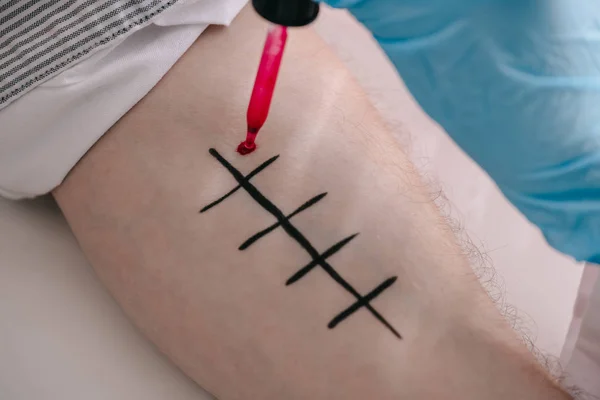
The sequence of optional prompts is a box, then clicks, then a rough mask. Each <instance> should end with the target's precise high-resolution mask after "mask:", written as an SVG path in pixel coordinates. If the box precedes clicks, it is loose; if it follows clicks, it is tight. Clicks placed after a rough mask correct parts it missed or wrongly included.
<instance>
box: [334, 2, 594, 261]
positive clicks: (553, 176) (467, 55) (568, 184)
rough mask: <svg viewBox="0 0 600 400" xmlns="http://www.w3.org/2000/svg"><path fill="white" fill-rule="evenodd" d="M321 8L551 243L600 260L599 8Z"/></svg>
mask: <svg viewBox="0 0 600 400" xmlns="http://www.w3.org/2000/svg"><path fill="white" fill-rule="evenodd" d="M327 2H328V3H329V4H330V5H332V6H335V7H346V8H349V9H350V11H351V12H352V13H353V14H354V15H355V16H356V18H357V19H358V20H360V21H361V22H363V23H364V24H365V25H366V27H367V28H368V29H370V30H371V31H372V32H373V34H374V36H375V38H376V39H377V40H378V41H379V43H380V44H381V46H382V48H383V49H384V50H385V51H386V53H387V54H388V56H389V57H390V59H391V60H392V62H393V63H394V64H395V65H396V67H397V69H398V71H399V72H400V75H401V76H402V78H403V79H404V81H405V83H406V85H407V86H408V88H409V89H410V91H411V92H412V94H413V96H414V97H415V98H416V100H417V101H418V102H419V103H420V105H421V106H422V107H423V109H424V110H425V111H426V112H427V113H428V114H429V115H430V116H431V117H432V118H433V119H434V120H436V121H437V122H438V123H439V124H440V125H442V126H443V127H444V128H445V129H446V131H447V132H448V133H449V134H450V135H451V136H452V138H453V139H454V140H455V141H456V142H457V143H458V144H459V145H460V146H461V147H462V148H463V149H464V150H465V151H466V152H467V153H468V154H469V155H470V156H471V157H472V158H473V159H474V160H475V161H476V162H478V163H479V164H480V165H481V166H482V167H483V168H484V169H485V170H486V171H487V172H488V173H489V174H490V175H491V177H492V178H493V179H494V180H495V181H496V183H497V184H498V186H499V187H500V189H501V190H502V191H503V192H504V194H505V195H506V196H507V197H508V198H509V199H510V201H512V202H513V204H515V205H516V206H517V207H518V208H519V209H520V210H521V211H522V212H523V213H524V214H525V215H526V216H527V217H528V218H529V220H531V221H532V222H533V223H535V224H536V225H538V226H539V227H540V228H541V229H542V231H543V232H544V234H545V236H546V239H547V240H548V242H549V243H550V244H551V245H552V246H554V247H555V248H556V249H558V250H560V251H562V252H564V253H567V254H570V255H572V256H573V257H575V258H576V259H577V260H586V261H591V262H595V263H600V1H598V0H327Z"/></svg>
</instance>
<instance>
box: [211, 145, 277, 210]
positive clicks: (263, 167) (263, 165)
mask: <svg viewBox="0 0 600 400" xmlns="http://www.w3.org/2000/svg"><path fill="white" fill-rule="evenodd" d="M278 158H279V156H275V157H271V158H269V159H268V160H267V161H265V162H264V163H262V164H261V165H259V166H258V167H257V168H256V169H255V170H254V171H252V172H250V173H249V174H248V175H246V176H245V177H244V178H243V179H244V180H246V181H250V179H252V178H254V177H255V176H256V175H258V174H259V173H260V172H262V170H264V169H265V168H267V167H268V166H269V165H271V164H273V163H274V162H275V160H277V159H278ZM241 188H242V186H241V185H238V186H236V187H234V188H233V189H231V190H230V191H229V193H227V194H226V195H224V196H223V197H221V198H219V199H217V200H215V201H213V202H212V203H210V204H209V205H207V206H206V207H204V208H203V209H202V210H200V213H204V212H206V211H208V210H210V209H211V208H213V207H214V206H216V205H217V204H219V203H221V202H222V201H223V200H225V199H226V198H228V197H229V196H231V195H232V194H234V193H235V192H237V191H238V190H240V189H241Z"/></svg>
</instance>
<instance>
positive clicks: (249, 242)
mask: <svg viewBox="0 0 600 400" xmlns="http://www.w3.org/2000/svg"><path fill="white" fill-rule="evenodd" d="M325 196H327V193H321V194H320V195H318V196H315V197H313V198H312V199H310V200H309V201H307V202H306V203H304V204H302V205H301V206H300V207H299V208H298V209H297V210H296V211H294V212H293V213H291V214H290V215H288V216H287V217H286V219H287V220H288V221H289V220H290V219H292V218H294V217H295V216H296V215H298V214H300V213H301V212H302V211H304V210H307V209H309V208H310V207H312V206H314V205H315V204H317V203H318V202H319V201H321V200H322V199H323V198H324V197H325ZM280 226H281V224H280V223H279V222H275V223H274V224H273V225H271V226H269V227H268V228H266V229H263V230H262V231H260V232H258V233H257V234H256V235H252V236H251V237H250V239H248V240H246V241H245V242H244V243H242V245H241V246H240V247H239V248H238V250H246V249H247V248H248V247H250V246H251V245H252V244H254V243H255V242H256V241H257V240H259V239H260V238H262V237H263V236H265V235H267V234H269V233H271V232H273V231H274V230H275V229H277V228H279V227H280Z"/></svg>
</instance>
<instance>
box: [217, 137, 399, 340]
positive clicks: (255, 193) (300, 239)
mask: <svg viewBox="0 0 600 400" xmlns="http://www.w3.org/2000/svg"><path fill="white" fill-rule="evenodd" d="M209 153H210V154H211V155H212V156H213V157H215V159H217V161H219V163H221V165H222V166H223V167H225V168H226V169H227V170H228V171H229V173H230V174H231V175H232V176H233V178H234V179H235V180H236V181H237V182H238V184H239V185H240V186H241V187H242V188H243V189H244V190H245V191H246V192H247V193H248V194H249V195H250V197H252V198H253V199H254V201H256V202H257V203H258V204H259V205H260V206H261V207H262V208H264V209H265V211H267V212H269V213H270V214H271V215H273V216H274V217H275V218H276V219H277V221H278V222H279V223H280V224H281V227H282V228H283V229H284V230H285V231H286V233H287V234H288V235H289V236H291V237H292V238H293V239H294V240H295V241H296V242H297V243H298V244H299V245H300V246H302V248H304V250H306V252H307V253H308V254H309V255H310V256H311V257H312V258H313V260H314V259H317V258H319V256H320V254H319V252H318V251H317V250H316V249H315V248H314V247H313V246H312V244H311V243H310V242H309V241H308V239H306V237H304V235H302V233H300V231H299V230H298V229H297V228H296V227H295V226H294V225H292V224H291V223H290V222H289V221H288V220H287V219H286V218H285V215H284V214H283V213H282V212H281V210H279V208H277V206H275V204H273V203H272V202H271V201H270V200H269V199H267V198H266V197H265V196H264V195H263V194H262V193H261V192H260V191H259V190H258V189H257V188H256V187H255V186H254V185H253V184H252V183H251V182H250V181H248V180H246V179H245V177H244V175H242V173H241V172H240V171H238V170H237V169H235V167H233V165H231V164H230V163H229V161H227V160H226V159H225V158H223V156H221V154H219V152H218V151H217V150H215V149H210V150H209ZM319 265H320V266H321V268H323V270H324V271H325V272H327V274H328V275H329V276H330V277H331V278H332V279H333V280H334V281H336V282H337V283H338V284H339V285H340V286H342V287H343V288H344V289H345V290H346V291H347V292H349V293H350V294H352V295H353V296H354V297H355V298H356V300H357V301H360V300H363V297H362V295H361V294H360V293H358V292H357V291H356V289H354V288H353V287H352V286H351V285H350V284H349V283H348V282H346V280H345V279H344V278H342V277H341V276H340V274H338V273H337V271H336V270H335V269H333V267H332V266H331V265H329V264H328V263H327V261H325V260H323V261H321V262H320V263H319ZM364 307H365V308H366V309H367V310H369V311H370V312H371V314H372V315H373V316H374V317H375V318H377V320H379V322H381V323H382V324H384V325H385V326H386V327H387V328H388V329H389V330H390V331H391V332H392V333H393V334H394V335H395V336H396V337H398V338H399V339H402V336H401V335H400V333H398V331H396V329H394V327H393V326H392V325H391V324H390V323H389V322H388V321H387V320H386V319H385V318H384V317H383V316H382V315H381V314H379V312H378V311H377V310H375V309H374V308H373V307H372V306H371V305H370V304H369V303H366V304H365V305H364Z"/></svg>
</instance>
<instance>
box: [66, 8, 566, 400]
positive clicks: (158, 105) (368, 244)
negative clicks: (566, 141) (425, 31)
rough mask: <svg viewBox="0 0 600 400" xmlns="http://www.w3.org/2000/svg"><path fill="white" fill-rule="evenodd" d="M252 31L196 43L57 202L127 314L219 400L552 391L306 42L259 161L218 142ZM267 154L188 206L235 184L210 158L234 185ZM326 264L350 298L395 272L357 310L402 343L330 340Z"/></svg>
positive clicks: (314, 45)
mask: <svg viewBox="0 0 600 400" xmlns="http://www.w3.org/2000/svg"><path fill="white" fill-rule="evenodd" d="M256 26H257V22H256V21H255V20H254V19H253V18H251V17H249V16H248V15H244V16H243V17H242V18H241V19H240V20H238V21H236V22H235V24H234V26H233V27H232V28H231V29H229V30H227V31H222V30H214V31H213V32H212V33H210V34H209V35H208V36H206V37H203V38H202V39H201V40H200V41H198V43H197V44H196V45H195V46H194V47H193V48H192V50H191V51H190V52H189V53H188V54H187V55H186V56H185V57H184V59H183V60H182V61H181V62H180V63H179V64H178V65H176V66H175V68H174V69H173V70H172V71H171V72H170V73H169V75H168V76H167V77H166V78H165V79H164V81H163V82H161V83H160V84H159V85H158V86H157V88H156V89H155V90H154V91H153V92H152V93H151V94H150V95H148V96H147V97H146V98H145V99H144V100H143V101H142V102H141V103H140V104H139V105H138V106H137V107H136V108H135V109H133V110H132V111H131V112H130V113H129V114H128V115H127V116H126V117H124V118H123V119H122V120H121V121H120V122H119V123H118V124H117V125H116V126H115V127H114V128H113V130H112V131H111V132H110V133H109V134H108V135H107V136H106V137H105V138H103V139H102V140H101V141H100V142H99V143H98V145H97V146H96V147H95V148H94V149H93V150H91V151H90V153H89V154H88V156H86V158H85V159H84V160H82V162H81V163H80V164H79V165H78V167H77V168H76V169H75V170H74V171H73V173H72V174H71V175H70V177H69V178H68V179H67V181H66V182H65V183H64V184H63V186H62V187H60V188H59V189H58V190H57V191H56V192H55V196H56V197H57V199H58V201H59V204H60V205H61V207H62V208H63V210H64V212H65V215H66V216H67V218H68V220H69V222H70V224H71V226H72V227H73V230H74V231H75V233H76V235H77V236H78V238H79V240H80V242H81V244H82V246H83V247H84V250H85V251H86V253H87V254H88V257H89V258H90V260H91V261H92V263H93V264H94V266H95V268H96V270H97V271H98V274H99V276H100V277H101V278H102V279H103V281H104V282H105V283H106V284H107V286H108V287H109V289H110V290H111V292H112V293H113V295H114V296H115V298H116V299H117V300H118V301H119V302H120V304H121V305H122V306H123V308H124V309H125V311H126V312H127V313H128V314H129V315H130V316H131V317H132V319H133V320H134V321H135V322H136V324H137V325H138V326H139V327H140V329H141V330H142V331H143V332H144V333H145V334H146V335H148V337H149V338H151V339H152V340H153V341H154V342H155V343H156V344H157V345H158V346H159V348H160V349H161V350H162V351H164V352H165V353H166V354H167V355H169V357H171V358H172V359H173V360H174V361H175V362H176V363H177V364H178V365H179V366H180V367H181V368H182V369H183V370H184V371H185V372H186V373H188V374H189V375H190V376H192V377H193V378H194V379H195V380H196V381H197V382H199V383H200V384H201V385H203V386H204V387H205V388H206V389H208V390H210V391H212V392H213V393H215V394H216V395H217V396H218V397H220V398H222V399H225V400H229V399H238V398H239V399H241V398H246V399H247V398H251V399H255V398H256V399H258V398H260V399H282V398H285V399H295V398H298V399H306V398H311V399H336V398H344V399H364V398H377V399H397V398H405V397H406V398H409V397H411V398H424V399H425V398H427V399H431V398H444V399H448V398H461V399H464V398H473V399H475V398H478V399H480V398H487V399H494V398H507V397H508V398H517V397H519V396H520V397H522V398H530V399H535V398H536V396H538V398H544V399H547V398H552V397H551V396H550V392H551V391H553V390H554V389H553V386H552V384H551V383H550V382H549V380H548V379H547V378H546V376H545V375H544V373H543V372H542V371H541V369H539V367H537V365H536V364H535V362H534V360H533V359H532V357H531V356H530V355H529V354H528V353H527V351H526V350H525V348H524V347H523V346H522V345H521V344H520V343H519V341H518V339H517V337H516V335H514V333H513V332H512V331H510V329H509V328H508V327H507V325H506V324H505V323H504V321H503V319H502V317H501V316H500V315H499V314H498V313H497V311H496V310H495V308H494V306H493V305H492V304H491V302H490V300H489V299H488V298H487V296H486V295H485V293H484V292H483V290H482V289H481V288H480V286H479V284H478V282H477V280H476V278H475V277H474V275H473V274H472V272H471V270H470V268H469V266H468V264H467V262H466V260H465V258H464V256H463V254H462V251H461V249H460V248H459V246H457V244H456V242H455V241H454V238H453V235H452V233H451V232H450V229H449V228H448V226H447V224H446V222H445V220H444V219H443V218H442V217H441V216H440V214H439V212H438V211H437V209H436V207H435V206H434V205H433V203H432V202H431V199H430V197H429V194H428V192H427V188H426V187H424V186H423V184H422V183H421V181H420V180H419V178H418V176H417V174H415V172H414V171H413V167H412V165H411V164H410V162H409V161H408V160H407V158H406V157H405V155H404V154H403V152H402V151H401V149H400V148H399V147H398V145H397V144H396V143H395V142H394V140H393V138H392V137H391V135H390V134H389V132H388V131H387V129H386V128H385V127H384V126H383V124H381V122H380V120H379V119H378V117H377V116H376V114H375V113H374V112H373V110H372V108H371V107H370V105H369V104H368V103H367V102H366V101H365V98H364V95H363V93H362V92H361V91H360V90H359V89H358V88H357V86H356V85H355V83H354V82H353V80H352V79H351V78H350V77H349V76H348V73H347V72H346V71H345V70H344V69H343V67H341V65H340V64H339V62H338V61H337V60H335V58H334V57H333V56H332V55H331V53H330V52H329V50H328V49H327V48H326V47H325V46H324V45H323V44H322V43H321V42H320V41H319V40H318V39H317V38H316V37H315V36H314V34H312V33H311V32H310V31H303V32H294V35H292V38H291V43H290V46H289V49H288V50H289V51H288V54H287V57H286V63H285V64H284V67H283V71H282V76H281V84H280V86H279V88H278V92H277V95H276V96H277V97H276V99H275V106H274V108H273V111H272V114H271V118H270V120H269V123H268V124H267V126H266V127H265V130H264V132H263V133H262V134H261V135H262V138H261V141H260V148H259V150H258V151H257V152H255V153H254V154H253V155H251V156H248V157H241V156H239V155H237V154H236V153H235V152H234V151H233V149H234V148H235V146H236V144H237V143H238V142H239V140H240V134H241V133H243V132H242V131H241V129H243V127H244V118H243V116H244V106H245V101H246V100H247V95H248V93H249V87H248V85H249V84H250V83H251V82H252V69H251V68H247V66H239V67H236V66H235V65H237V63H240V62H242V60H246V59H247V58H250V57H251V56H252V55H256V54H257V53H258V47H259V46H260V42H261V41H262V33H263V31H262V29H260V28H257V27H256ZM242 37H243V39H244V40H243V42H244V43H243V44H240V41H241V40H240V38H242ZM253 42H257V43H256V45H252V46H251V45H249V43H253ZM225 48H227V49H230V51H229V52H224V51H223V50H222V49H225ZM207 54H210V55H212V56H213V57H214V56H216V55H218V56H219V57H221V65H215V64H214V61H209V60H207V59H206V55H207ZM294 62H295V64H294V65H292V63H294ZM207 93H213V94H212V95H208V94H207ZM215 116H218V118H217V117H215ZM210 148H214V149H215V150H216V151H217V152H218V155H217V153H215V152H214V151H213V152H212V154H211V153H209V149H210ZM275 155H280V157H279V159H277V160H276V161H274V162H273V163H272V164H271V165H269V166H268V167H266V168H265V169H264V170H263V171H262V172H260V173H258V174H257V175H256V176H255V177H253V178H252V179H251V180H250V184H251V185H252V186H251V187H250V186H249V185H247V184H244V185H242V186H245V187H242V188H240V189H239V190H238V191H237V192H235V193H234V194H233V195H231V196H230V197H228V198H227V199H225V200H224V201H223V202H221V203H219V204H218V205H216V206H214V207H212V208H210V209H208V210H205V211H204V212H201V213H200V212H199V211H200V210H201V209H203V208H204V207H206V206H207V205H209V204H210V203H211V202H213V201H214V200H216V199H217V198H219V197H220V196H222V195H223V194H225V193H227V192H228V191H229V190H230V189H232V188H234V187H236V186H237V185H238V182H237V181H236V179H235V178H236V176H235V173H232V172H231V171H229V170H227V169H226V168H225V166H224V164H223V159H225V160H226V161H228V162H229V163H231V165H232V166H233V167H235V168H236V169H237V170H239V171H240V172H241V173H242V174H248V173H249V172H250V171H252V170H253V169H254V168H256V167H258V166H259V165H260V164H261V163H263V162H264V161H266V160H267V159H269V158H270V157H272V156H275ZM219 156H221V157H223V159H221V158H219ZM238 178H239V177H238ZM252 188H254V189H252ZM255 190H257V191H259V192H260V193H262V194H263V195H264V197H265V198H266V200H267V201H268V203H266V202H265V200H264V199H257V195H256V192H255ZM322 193H327V195H326V196H325V197H323V198H322V199H321V200H320V201H318V202H317V203H316V204H315V205H313V206H311V207H310V208H308V209H306V210H304V211H302V212H301V213H300V214H298V215H297V216H294V217H293V218H292V219H290V221H289V225H290V226H292V227H293V228H290V226H288V225H286V226H285V227H284V226H278V227H275V228H274V229H273V231H272V232H270V233H269V234H267V235H265V236H263V237H262V238H260V239H259V240H257V241H256V242H254V243H252V244H251V245H250V246H249V247H247V248H245V249H243V250H238V248H239V247H240V245H241V244H242V243H244V242H245V241H246V240H247V239H248V238H250V237H251V236H253V235H254V234H256V233H257V232H259V231H261V230H263V229H265V228H267V227H269V226H271V225H272V224H274V223H276V222H278V221H277V218H276V214H277V212H276V211H274V210H273V208H272V206H276V207H277V208H278V209H279V210H281V212H282V213H283V214H285V215H289V214H290V213H292V212H293V211H294V210H295V209H297V208H298V207H299V206H301V205H302V204H303V203H305V202H306V201H308V200H309V199H312V198H314V197H315V196H317V195H319V194H322ZM259 200H260V201H259ZM279 222H281V225H284V224H285V223H284V222H283V221H281V220H280V221H279ZM356 233H358V234H359V235H358V236H356V237H354V238H353V239H352V240H351V241H349V242H348V243H347V244H346V245H344V246H343V247H342V248H341V249H339V251H337V252H336V253H335V254H333V255H331V256H330V257H326V259H325V260H324V261H326V265H325V266H324V265H323V264H324V263H323V262H320V263H315V264H318V265H315V268H314V269H312V270H310V271H309V272H308V273H307V274H306V275H305V276H303V277H302V278H301V279H299V280H297V281H296V282H294V283H292V284H290V285H287V286H286V281H288V280H289V279H290V278H291V277H292V276H294V275H295V274H296V273H297V272H298V271H299V270H301V269H302V268H303V267H305V266H306V265H308V264H310V263H311V261H312V260H314V259H315V258H319V257H318V256H319V255H323V254H324V253H325V252H326V250H327V249H328V248H330V247H331V246H333V245H335V244H336V243H338V242H340V241H341V240H342V239H344V238H349V237H351V235H353V234H356ZM298 234H301V235H302V237H304V239H300V238H299V237H298ZM306 241H307V242H308V243H309V244H310V246H307V244H306ZM311 248H312V249H311ZM314 251H316V252H317V253H318V255H317V256H316V257H315V254H313V253H314ZM327 265H329V266H330V267H331V268H333V269H334V271H335V272H336V273H337V274H339V276H340V277H341V278H343V279H344V281H345V282H347V283H348V284H350V285H351V286H352V288H353V289H355V290H356V292H357V293H359V294H360V295H362V296H366V295H367V294H368V293H369V292H370V291H372V290H373V289H374V288H376V287H378V285H380V284H382V283H383V282H391V280H389V279H390V278H392V277H397V280H396V281H395V282H394V283H393V284H391V285H390V286H389V287H387V288H386V289H385V290H383V291H382V292H381V293H380V294H379V295H378V296H377V297H376V298H375V299H374V300H373V301H372V302H371V303H370V304H371V307H372V309H373V310H374V311H375V312H376V313H378V314H379V315H380V316H381V317H382V318H384V319H385V321H386V322H388V323H389V325H390V326H392V327H393V328H394V329H395V330H396V331H397V332H398V333H399V334H400V335H401V336H402V338H401V339H400V338H398V337H397V336H396V335H395V334H394V333H393V332H392V330H391V329H390V327H389V326H386V325H385V323H383V322H382V320H381V319H378V318H377V316H376V314H375V312H374V311H372V310H369V309H367V308H366V307H362V308H361V309H360V310H358V311H357V312H355V313H353V314H351V315H350V316H348V317H347V318H345V319H343V320H342V321H341V322H340V323H339V324H338V325H337V326H335V327H334V328H333V329H329V328H328V323H330V321H332V320H333V319H334V318H335V317H336V315H338V314H339V313H340V312H342V311H343V310H345V309H348V307H350V306H351V305H352V304H353V303H355V302H356V301H357V299H356V295H355V293H352V291H350V290H348V288H347V287H344V285H343V284H341V283H340V282H339V279H338V281H336V280H335V279H333V275H332V273H331V270H328V268H327ZM334 275H335V274H334ZM296 276H297V275H296ZM531 381H534V382H533V383H531ZM536 393H537V394H536ZM526 396H527V397H526ZM556 398H562V397H560V395H559V394H558V391H556Z"/></svg>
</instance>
